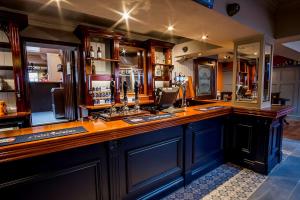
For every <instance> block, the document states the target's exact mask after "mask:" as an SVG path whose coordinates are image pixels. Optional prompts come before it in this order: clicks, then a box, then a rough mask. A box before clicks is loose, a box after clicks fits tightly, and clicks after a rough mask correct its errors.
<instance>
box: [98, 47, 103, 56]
mask: <svg viewBox="0 0 300 200" xmlns="http://www.w3.org/2000/svg"><path fill="white" fill-rule="evenodd" d="M101 57H102V52H101V49H100V47H98V50H97V58H101Z"/></svg>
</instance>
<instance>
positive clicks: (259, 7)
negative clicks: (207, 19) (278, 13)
mask: <svg viewBox="0 0 300 200" xmlns="http://www.w3.org/2000/svg"><path fill="white" fill-rule="evenodd" d="M214 2H215V3H214V8H213V9H214V10H216V11H218V12H220V13H222V14H223V15H225V16H227V17H229V16H228V15H227V13H226V5H227V4H229V3H238V4H240V11H239V13H238V14H236V15H235V16H233V17H232V18H233V19H234V20H236V21H238V22H240V23H241V24H245V25H247V26H249V27H252V28H253V29H255V30H256V31H259V32H261V33H265V34H267V35H269V36H274V29H275V28H274V27H275V24H274V18H273V15H272V13H271V12H270V11H269V10H268V8H267V6H266V5H265V4H264V2H263V1H261V0H251V1H250V0H234V1H232V0H215V1H214Z"/></svg>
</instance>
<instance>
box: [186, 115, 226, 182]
mask: <svg viewBox="0 0 300 200" xmlns="http://www.w3.org/2000/svg"><path fill="white" fill-rule="evenodd" d="M223 123H224V122H223V119H214V120H205V121H202V122H196V123H191V124H190V125H188V127H187V129H186V135H185V184H188V183H190V182H191V181H192V180H194V179H195V178H197V177H199V176H201V175H203V174H205V173H207V172H208V171H210V170H212V169H214V168H216V167H217V166H219V165H220V164H222V163H223V160H224V155H223V126H224V125H223Z"/></svg>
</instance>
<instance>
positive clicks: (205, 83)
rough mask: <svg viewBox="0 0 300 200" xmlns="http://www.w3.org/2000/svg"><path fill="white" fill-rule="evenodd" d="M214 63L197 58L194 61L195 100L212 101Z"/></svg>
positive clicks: (213, 61)
mask: <svg viewBox="0 0 300 200" xmlns="http://www.w3.org/2000/svg"><path fill="white" fill-rule="evenodd" d="M215 70H216V61H215V60H213V59H208V58H199V59H196V60H195V61H194V74H195V77H194V81H195V83H194V84H195V91H196V96H197V98H200V99H214V98H215V91H216V88H215V87H216V83H215V81H216V80H215V74H216V72H215Z"/></svg>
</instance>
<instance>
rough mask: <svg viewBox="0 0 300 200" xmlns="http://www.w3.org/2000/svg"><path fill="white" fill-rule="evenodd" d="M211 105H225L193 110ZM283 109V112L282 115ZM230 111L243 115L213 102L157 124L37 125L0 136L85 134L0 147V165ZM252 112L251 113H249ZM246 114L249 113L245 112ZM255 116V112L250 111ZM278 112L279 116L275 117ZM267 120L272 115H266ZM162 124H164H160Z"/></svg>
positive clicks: (276, 110)
mask: <svg viewBox="0 0 300 200" xmlns="http://www.w3.org/2000/svg"><path fill="white" fill-rule="evenodd" d="M210 106H224V107H223V108H219V109H216V110H210V111H198V110H195V109H196V108H205V107H210ZM282 110H285V111H284V112H283V111H282ZM288 110H290V107H289V108H285V107H276V108H273V107H272V108H270V109H269V110H265V111H263V112H261V113H272V112H275V113H277V114H276V115H275V114H272V116H279V115H281V114H282V113H286V112H287V111H288ZM233 111H236V112H237V113H243V112H244V110H243V109H241V108H233V107H232V106H231V103H230V102H216V103H211V104H206V105H200V106H192V107H188V108H187V109H186V111H185V112H182V113H176V116H175V117H173V118H168V119H163V120H159V121H151V122H145V123H141V124H134V125H132V124H128V123H126V122H124V121H123V120H117V121H111V122H105V121H102V120H95V121H76V122H67V123H61V124H53V125H46V126H38V127H31V128H24V129H19V130H14V131H4V132H1V133H0V139H1V138H7V137H14V136H18V135H25V134H32V133H38V132H44V131H53V130H59V129H64V128H72V127H77V126H83V127H84V128H85V129H86V130H87V133H79V134H74V135H68V136H62V137H55V138H49V139H43V140H37V141H32V142H26V143H19V144H12V145H7V146H2V147H0V163H3V162H8V161H13V160H18V159H22V158H28V157H32V156H37V155H43V154H48V153H53V152H58V151H62V150H67V149H71V148H77V147H82V146H86V145H91V144H97V143H101V142H107V141H112V140H115V139H120V138H125V137H128V136H133V135H137V134H142V133H146V132H151V131H155V130H159V129H163V128H168V127H173V126H178V125H183V124H187V123H191V122H197V121H200V120H204V119H209V118H214V117H219V116H224V115H228V114H231V113H232V112H233ZM252 112H253V111H251V112H250V113H252ZM248 113H249V112H248ZM253 113H254V112H253ZM278 113H279V114H278ZM268 116H269V117H270V116H271V115H269V114H268ZM162 122H163V123H162Z"/></svg>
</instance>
